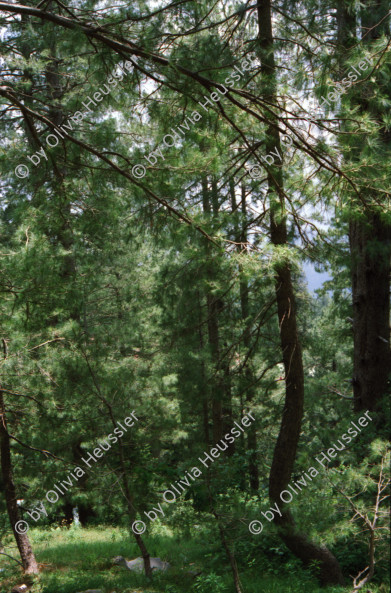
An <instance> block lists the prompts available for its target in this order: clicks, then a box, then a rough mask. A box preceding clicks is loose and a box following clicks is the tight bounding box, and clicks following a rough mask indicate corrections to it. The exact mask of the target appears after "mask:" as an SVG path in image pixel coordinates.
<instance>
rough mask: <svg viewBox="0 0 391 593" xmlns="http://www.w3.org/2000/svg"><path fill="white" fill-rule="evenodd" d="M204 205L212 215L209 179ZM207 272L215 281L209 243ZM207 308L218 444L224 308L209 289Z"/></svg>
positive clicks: (213, 204)
mask: <svg viewBox="0 0 391 593" xmlns="http://www.w3.org/2000/svg"><path fill="white" fill-rule="evenodd" d="M216 199H217V197H216V195H214V194H213V195H212V206H213V214H216V213H217V211H218V205H217V203H216ZM202 204H203V210H204V213H205V214H207V215H210V214H211V197H210V191H209V187H208V182H207V179H206V178H204V179H203V180H202ZM206 257H207V270H206V275H207V279H208V281H209V282H213V281H214V280H215V266H214V262H213V260H212V258H213V255H212V252H211V246H210V244H209V242H208V241H207V242H206ZM206 306H207V315H208V341H209V347H210V352H211V357H212V361H213V363H214V365H215V379H214V381H213V385H212V426H213V440H214V442H215V443H216V442H218V441H220V440H221V439H222V438H223V401H224V380H223V375H222V369H221V358H220V335H219V320H218V317H219V314H220V312H221V310H222V308H223V303H222V301H221V299H220V298H219V297H218V296H216V295H214V294H213V293H212V291H211V290H210V289H209V288H208V289H207V294H206Z"/></svg>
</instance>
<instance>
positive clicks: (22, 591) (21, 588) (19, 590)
mask: <svg viewBox="0 0 391 593" xmlns="http://www.w3.org/2000/svg"><path fill="white" fill-rule="evenodd" d="M28 589H29V588H28V586H27V585H17V586H16V587H14V588H13V589H12V591H11V593H26V591H28Z"/></svg>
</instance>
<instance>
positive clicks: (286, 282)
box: [258, 0, 344, 584]
mask: <svg viewBox="0 0 391 593" xmlns="http://www.w3.org/2000/svg"><path fill="white" fill-rule="evenodd" d="M258 27H259V46H260V54H261V55H260V57H261V61H262V66H263V69H264V76H263V81H262V82H263V84H264V98H265V100H266V101H267V102H268V103H269V104H273V105H277V99H276V77H275V61H274V53H273V33H272V19H271V2H270V0H264V1H263V2H261V3H259V4H258ZM276 123H277V121H273V119H271V120H270V124H269V126H268V129H267V141H266V146H265V153H266V154H268V153H269V152H270V151H271V150H273V149H275V148H276V149H277V150H278V151H280V148H281V147H280V136H279V132H278V129H277V127H276V125H275V124H276ZM268 190H269V198H270V234H271V241H272V244H273V245H274V246H276V247H277V248H279V247H280V246H284V245H287V220H286V211H285V198H284V194H283V175H282V169H281V167H277V166H275V167H271V168H269V170H268ZM279 260H280V258H279ZM275 290H276V300H277V309H278V321H279V327H280V344H281V350H282V357H283V364H284V369H285V403H284V409H283V413H282V420H281V426H280V432H279V435H278V438H277V443H276V446H275V449H274V455H273V461H272V466H271V470H270V477H269V496H270V500H271V501H272V502H273V503H275V502H277V501H278V502H281V501H280V493H281V491H282V490H285V489H286V488H287V486H288V484H289V482H290V479H291V476H292V471H293V468H294V463H295V457H296V452H297V446H298V442H299V437H300V431H301V422H302V418H303V410H304V372H303V362H302V351H301V344H300V339H299V336H298V328H297V318H296V306H295V294H294V290H293V285H292V277H291V269H290V264H289V260H288V259H285V261H283V262H281V261H279V263H278V264H277V265H276V268H275ZM275 521H276V524H277V526H278V528H279V533H280V535H281V538H282V539H283V541H284V543H285V544H286V545H287V547H288V548H289V549H290V550H291V551H292V552H293V553H294V554H295V555H296V556H297V557H298V558H300V559H301V560H302V561H303V562H304V563H305V564H306V565H309V564H310V563H311V562H313V561H317V562H318V563H319V568H320V581H321V583H322V584H342V583H343V581H344V579H343V575H342V572H341V569H340V566H339V564H338V561H337V559H336V558H335V557H334V556H333V555H332V554H331V552H329V550H328V549H327V548H325V547H324V546H318V545H316V544H314V543H312V542H311V541H309V540H308V538H307V537H306V536H305V535H303V534H300V533H298V532H297V530H296V527H295V523H294V520H293V517H292V514H291V512H290V511H289V510H288V509H286V508H284V507H283V508H282V517H277V518H276V519H275Z"/></svg>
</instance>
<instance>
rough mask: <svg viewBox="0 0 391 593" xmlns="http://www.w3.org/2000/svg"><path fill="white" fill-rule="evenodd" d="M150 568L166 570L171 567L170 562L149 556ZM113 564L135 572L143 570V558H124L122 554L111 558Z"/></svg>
mask: <svg viewBox="0 0 391 593" xmlns="http://www.w3.org/2000/svg"><path fill="white" fill-rule="evenodd" d="M149 561H150V563H151V568H152V570H153V571H154V570H162V571H166V570H168V569H169V568H171V564H169V563H168V562H165V561H164V560H161V559H160V558H150V559H149ZM113 564H116V565H118V566H124V567H125V568H127V569H128V570H133V571H135V572H143V570H144V560H143V559H142V558H141V557H140V558H136V559H135V560H125V558H124V557H123V556H116V557H115V558H114V559H113Z"/></svg>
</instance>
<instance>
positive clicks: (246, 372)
mask: <svg viewBox="0 0 391 593" xmlns="http://www.w3.org/2000/svg"><path fill="white" fill-rule="evenodd" d="M230 194H231V209H232V212H233V213H234V220H235V221H236V219H237V217H236V215H235V213H236V210H237V204H236V196H235V185H234V180H233V179H232V180H231V183H230ZM241 213H242V224H241V225H240V226H239V224H237V223H236V222H235V225H234V240H235V241H236V243H237V244H238V245H237V250H238V252H239V253H241V252H242V251H247V227H246V224H247V202H246V187H245V185H244V184H243V185H242V192H241ZM239 291H240V308H241V316H242V321H243V323H244V330H243V339H242V341H243V346H244V352H245V356H246V358H247V360H246V364H245V366H244V369H243V383H244V388H245V397H246V403H247V406H248V408H249V409H250V410H251V408H252V404H253V401H254V397H255V388H254V384H255V377H254V373H253V367H252V355H251V353H250V351H251V346H252V345H251V327H250V321H249V319H250V305H249V302H250V297H249V288H248V282H247V279H246V278H245V276H244V274H243V266H242V265H241V264H239ZM257 446H258V443H257V429H256V426H255V425H253V424H252V425H251V426H250V427H249V429H248V432H247V450H248V451H249V461H248V475H249V483H250V488H251V490H252V491H253V492H257V491H258V490H259V471H258V455H257Z"/></svg>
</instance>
